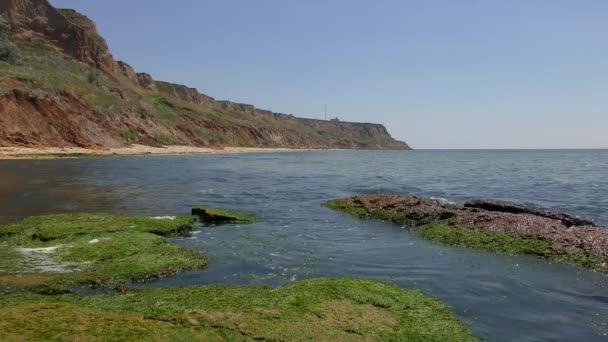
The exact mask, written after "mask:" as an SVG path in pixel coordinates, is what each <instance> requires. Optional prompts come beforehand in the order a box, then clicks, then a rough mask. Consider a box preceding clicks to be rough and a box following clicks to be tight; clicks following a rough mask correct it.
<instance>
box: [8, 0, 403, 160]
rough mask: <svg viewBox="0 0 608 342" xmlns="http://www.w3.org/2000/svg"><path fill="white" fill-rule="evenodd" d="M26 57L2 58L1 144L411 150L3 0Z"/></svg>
mask: <svg viewBox="0 0 608 342" xmlns="http://www.w3.org/2000/svg"><path fill="white" fill-rule="evenodd" d="M0 15H3V16H5V18H7V19H8V21H9V23H10V24H11V40H13V41H14V42H16V43H17V44H18V45H19V47H20V48H21V50H22V55H23V62H22V63H21V64H20V65H9V64H7V63H4V62H0V146H14V145H29V146H32V145H33V146H82V147H115V146H124V145H128V144H131V143H134V142H137V143H142V144H149V145H166V144H185V145H195V146H256V147H294V148H367V149H408V148H409V147H408V146H407V144H405V143H403V142H400V141H396V140H394V139H393V138H392V137H391V136H390V134H389V133H388V132H387V130H386V128H385V127H384V126H382V125H378V124H367V123H351V122H341V121H337V120H334V121H324V120H313V119H302V118H297V117H294V116H293V115H287V114H279V113H273V112H270V111H267V110H261V109H257V108H256V107H255V106H253V105H248V104H240V103H234V102H229V101H217V100H215V99H214V98H212V97H210V96H207V95H204V94H201V93H200V92H199V91H198V90H196V89H194V88H189V87H186V86H183V85H179V84H173V83H169V82H163V81H157V80H154V79H153V77H152V76H151V75H149V74H147V73H142V72H137V71H136V70H134V69H133V68H132V67H131V66H130V65H129V64H127V63H125V62H122V61H115V60H114V58H113V57H112V55H111V53H110V51H109V49H108V45H107V44H106V42H105V40H104V39H103V38H102V37H101V36H99V34H98V33H97V30H96V26H95V23H94V22H93V21H91V20H90V19H88V18H87V17H85V16H84V15H82V14H79V13H77V12H76V11H73V10H66V9H56V8H54V7H52V6H51V5H50V4H49V3H48V2H47V1H46V0H0Z"/></svg>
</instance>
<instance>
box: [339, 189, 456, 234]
mask: <svg viewBox="0 0 608 342" xmlns="http://www.w3.org/2000/svg"><path fill="white" fill-rule="evenodd" d="M347 201H349V204H350V205H353V206H355V207H363V208H365V209H367V210H372V211H381V212H384V213H385V216H386V217H392V220H393V221H396V222H399V223H401V224H405V225H411V226H417V225H421V224H426V223H431V222H435V221H439V220H444V219H447V218H450V217H452V216H454V214H455V211H454V209H455V208H456V207H455V206H450V205H446V204H441V203H440V202H438V201H435V200H431V199H427V198H422V197H416V196H403V195H364V196H356V197H353V198H352V199H347Z"/></svg>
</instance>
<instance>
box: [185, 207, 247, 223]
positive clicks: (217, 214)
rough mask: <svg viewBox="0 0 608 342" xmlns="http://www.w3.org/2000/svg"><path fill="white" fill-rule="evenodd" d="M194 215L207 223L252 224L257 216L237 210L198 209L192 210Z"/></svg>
mask: <svg viewBox="0 0 608 342" xmlns="http://www.w3.org/2000/svg"><path fill="white" fill-rule="evenodd" d="M192 215H194V216H198V217H199V218H200V219H201V221H203V222H205V223H218V224H222V223H252V222H254V221H255V216H253V215H251V214H248V213H245V212H242V211H237V210H231V209H221V208H211V207H197V208H192Z"/></svg>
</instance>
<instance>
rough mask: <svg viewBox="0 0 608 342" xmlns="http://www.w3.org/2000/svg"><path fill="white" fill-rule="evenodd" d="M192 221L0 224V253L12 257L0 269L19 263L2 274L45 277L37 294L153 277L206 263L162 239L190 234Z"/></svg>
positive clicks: (120, 218)
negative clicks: (62, 286) (72, 286)
mask: <svg viewBox="0 0 608 342" xmlns="http://www.w3.org/2000/svg"><path fill="white" fill-rule="evenodd" d="M193 223H194V218H193V217H191V216H164V217H150V216H127V215H114V214H101V213H100V214H59V215H46V216H36V217H30V218H26V219H24V220H22V221H20V222H17V223H14V224H8V225H3V226H0V239H1V240H2V242H1V243H2V244H3V246H4V247H5V249H4V252H3V254H8V253H12V254H11V255H12V259H9V261H7V262H5V261H2V262H1V264H0V265H2V266H3V265H4V264H11V265H21V266H16V267H13V269H6V270H5V271H3V273H4V274H5V275H7V274H8V275H10V274H25V275H32V274H34V275H35V274H46V275H50V276H51V277H50V279H49V280H45V281H43V282H41V283H40V284H38V285H39V286H40V287H41V288H42V289H43V290H44V291H42V292H48V291H47V290H46V288H47V287H51V288H53V287H55V286H59V288H61V287H60V286H61V285H93V286H99V285H104V284H111V283H116V282H124V281H145V280H150V279H155V278H158V277H164V276H168V275H173V274H175V273H178V272H181V271H183V270H187V269H193V268H202V267H205V266H206V265H207V258H206V257H205V256H203V255H200V254H198V253H196V252H194V251H191V250H188V249H185V248H182V247H179V246H177V245H175V244H173V243H171V242H170V241H169V240H167V238H166V237H169V236H178V235H183V234H185V233H187V232H189V231H190V230H191V229H192V227H193ZM7 251H12V252H7ZM17 251H19V253H17ZM19 254H21V255H19ZM16 259H21V260H20V261H19V260H16ZM49 265H52V266H49ZM5 268H6V267H3V268H1V269H0V270H3V269H5ZM0 275H1V274H0ZM53 291H56V290H53Z"/></svg>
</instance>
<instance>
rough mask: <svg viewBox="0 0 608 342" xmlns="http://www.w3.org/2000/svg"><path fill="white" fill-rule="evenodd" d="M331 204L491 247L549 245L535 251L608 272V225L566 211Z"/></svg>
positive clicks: (389, 198) (373, 198) (483, 204)
mask: <svg viewBox="0 0 608 342" xmlns="http://www.w3.org/2000/svg"><path fill="white" fill-rule="evenodd" d="M330 202H332V205H329V206H330V207H331V208H334V209H337V210H342V211H345V212H349V213H354V214H356V215H357V216H359V217H365V216H368V217H371V218H378V219H382V220H386V219H389V220H391V221H394V222H396V223H399V224H403V225H408V226H412V227H419V226H423V225H428V224H437V223H441V224H443V226H444V227H456V228H462V229H466V230H469V231H473V232H479V233H483V234H486V235H487V236H496V239H493V238H490V239H488V240H487V241H488V244H494V243H500V242H499V241H500V239H501V238H502V237H503V235H504V234H505V233H506V234H508V235H509V236H514V237H517V238H520V239H523V240H535V241H545V242H549V243H550V244H549V245H550V246H551V248H550V249H551V251H546V252H545V251H543V252H542V253H538V251H535V252H534V253H536V254H542V255H549V256H551V257H552V258H557V259H560V260H561V259H565V260H568V261H571V262H575V263H579V264H582V265H584V266H587V267H590V268H594V269H598V270H601V271H608V268H606V267H605V266H602V265H605V264H606V262H607V261H608V227H599V226H596V225H594V224H593V222H591V221H588V220H583V219H580V218H578V217H575V216H572V215H568V214H564V213H559V212H553V211H548V210H541V209H531V208H527V207H524V206H522V205H519V204H514V203H508V202H501V201H487V200H478V201H469V202H465V203H464V204H462V205H457V204H456V205H452V204H444V203H440V202H438V201H434V200H431V199H426V198H421V197H416V196H403V195H365V196H355V197H351V198H346V199H341V200H335V201H330ZM492 234H497V235H492ZM501 234H503V235H501ZM456 240H458V239H457V238H455V239H454V241H456ZM481 240H482V239H480V240H479V241H481ZM479 241H476V246H478V245H479V244H480V243H479ZM497 241H498V242H497ZM481 244H482V245H483V243H481ZM492 248H493V247H492Z"/></svg>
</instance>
